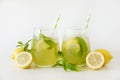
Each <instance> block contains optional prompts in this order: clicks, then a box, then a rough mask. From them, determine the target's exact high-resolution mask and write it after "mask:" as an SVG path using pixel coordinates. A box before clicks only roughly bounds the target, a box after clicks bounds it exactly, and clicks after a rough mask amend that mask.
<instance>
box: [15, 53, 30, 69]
mask: <svg viewBox="0 0 120 80" xmlns="http://www.w3.org/2000/svg"><path fill="white" fill-rule="evenodd" d="M15 63H16V65H17V66H18V67H21V68H29V67H30V65H31V64H32V55H31V53H28V52H21V53H19V54H18V55H17V56H16V58H15Z"/></svg>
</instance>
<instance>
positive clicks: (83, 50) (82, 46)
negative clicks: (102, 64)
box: [76, 37, 87, 57]
mask: <svg viewBox="0 0 120 80" xmlns="http://www.w3.org/2000/svg"><path fill="white" fill-rule="evenodd" d="M76 39H77V40H78V43H79V46H80V51H79V55H80V57H82V56H83V54H84V53H87V44H86V42H85V40H84V39H83V38H81V37H76Z"/></svg>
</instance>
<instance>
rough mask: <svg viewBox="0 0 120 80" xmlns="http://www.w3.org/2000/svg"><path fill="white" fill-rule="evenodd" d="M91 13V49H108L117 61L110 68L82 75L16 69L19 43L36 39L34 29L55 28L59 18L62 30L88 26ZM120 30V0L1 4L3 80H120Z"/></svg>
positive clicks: (12, 0) (4, 0)
mask: <svg viewBox="0 0 120 80" xmlns="http://www.w3.org/2000/svg"><path fill="white" fill-rule="evenodd" d="M89 12H90V13H91V19H90V24H89V29H88V32H89V36H90V42H91V49H92V50H94V49H97V48H106V49H108V50H109V51H110V52H111V53H112V55H113V57H114V59H113V61H112V62H111V63H110V64H109V65H108V66H106V67H105V68H103V69H102V70H100V71H82V72H79V73H76V72H65V71H63V70H62V69H49V68H47V69H46V68H45V69H30V70H29V69H28V70H22V69H19V68H17V67H15V65H14V62H12V61H11V59H10V56H11V53H12V51H13V50H14V48H15V46H16V43H17V41H19V40H22V41H27V40H28V39H30V38H31V37H32V35H33V27H36V26H37V27H38V26H43V25H44V26H52V25H53V24H54V23H55V21H56V18H57V17H58V16H59V15H61V20H60V23H59V27H63V28H64V27H66V26H84V23H85V19H86V17H87V16H88V13H89ZM119 30H120V1H119V0H0V72H1V73H0V80H21V79H23V80H40V79H44V80H80V79H81V80H90V79H91V80H105V79H107V80H119V79H120V77H119V73H120V72H119V71H120V61H119V60H120V58H119V57H120V53H119V49H120V36H119V34H120V31H119Z"/></svg>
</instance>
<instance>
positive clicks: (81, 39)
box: [62, 27, 90, 66]
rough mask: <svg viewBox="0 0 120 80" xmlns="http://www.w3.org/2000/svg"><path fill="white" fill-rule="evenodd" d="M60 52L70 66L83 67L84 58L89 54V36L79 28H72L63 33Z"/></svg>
mask: <svg viewBox="0 0 120 80" xmlns="http://www.w3.org/2000/svg"><path fill="white" fill-rule="evenodd" d="M62 52H63V54H64V59H65V60H66V61H67V62H68V63H71V64H76V65H79V66H83V65H85V63H86V56H87V54H88V53H89V52H90V43H89V36H88V34H87V32H86V31H83V30H82V29H81V28H79V27H72V28H69V29H66V30H65V31H64V36H63V42H62Z"/></svg>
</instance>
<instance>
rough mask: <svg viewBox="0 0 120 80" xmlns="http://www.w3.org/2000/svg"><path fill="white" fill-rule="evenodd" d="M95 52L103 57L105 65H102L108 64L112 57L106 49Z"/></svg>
mask: <svg viewBox="0 0 120 80" xmlns="http://www.w3.org/2000/svg"><path fill="white" fill-rule="evenodd" d="M95 51H97V52H100V53H101V54H102V55H103V56H104V58H105V63H104V64H108V63H109V62H110V61H111V59H112V55H111V53H110V52H109V51H108V50H106V49H96V50H95Z"/></svg>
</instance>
